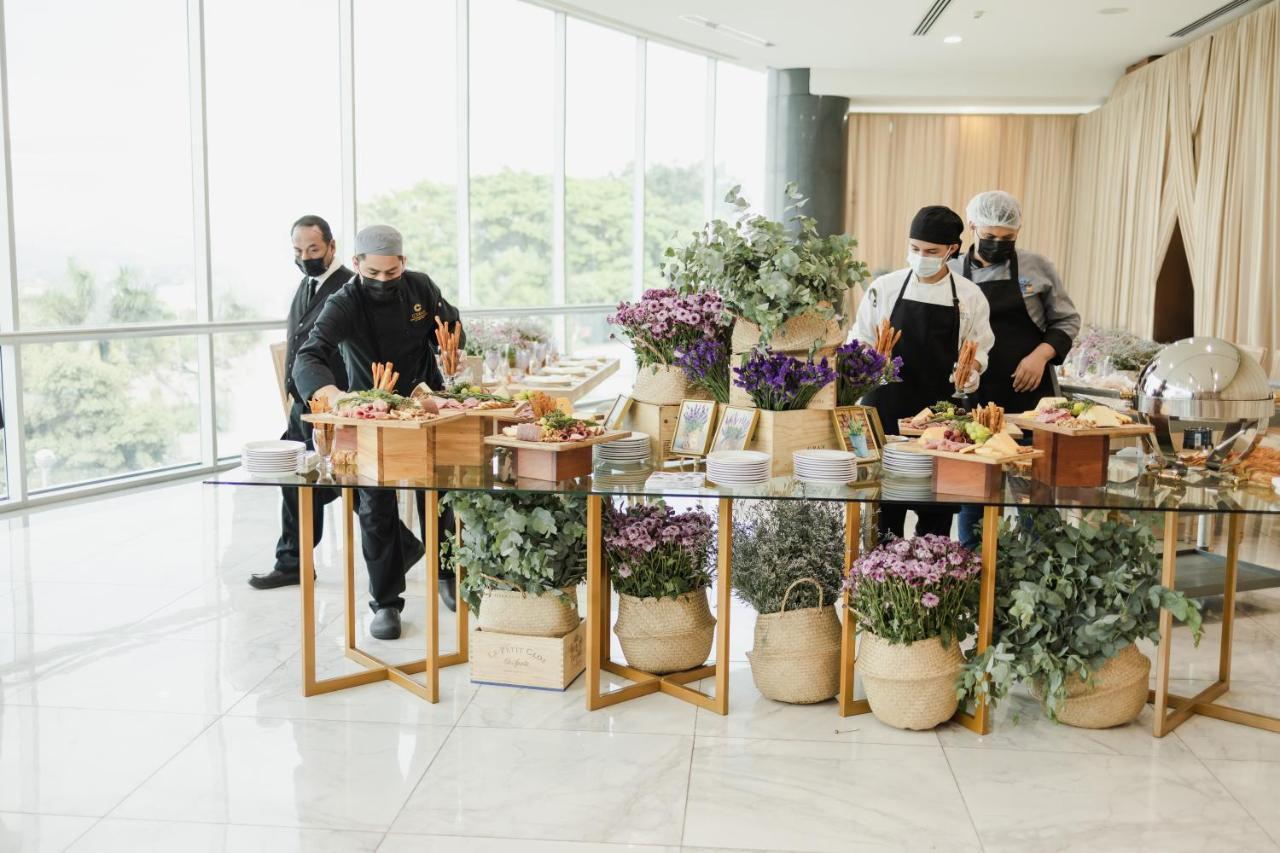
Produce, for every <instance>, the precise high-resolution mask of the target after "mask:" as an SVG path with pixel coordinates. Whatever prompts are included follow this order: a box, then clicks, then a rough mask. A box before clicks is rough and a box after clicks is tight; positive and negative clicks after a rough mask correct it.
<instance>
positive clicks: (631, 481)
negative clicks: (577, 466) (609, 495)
mask: <svg viewBox="0 0 1280 853" xmlns="http://www.w3.org/2000/svg"><path fill="white" fill-rule="evenodd" d="M652 474H653V469H652V468H650V467H649V466H648V465H628V466H626V467H625V468H614V467H600V468H596V469H594V470H593V471H592V472H591V482H592V484H593V485H595V486H596V487H597V488H602V489H643V488H644V484H645V483H647V482H648V481H649V477H650V476H652Z"/></svg>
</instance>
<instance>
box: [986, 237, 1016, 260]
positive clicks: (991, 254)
mask: <svg viewBox="0 0 1280 853" xmlns="http://www.w3.org/2000/svg"><path fill="white" fill-rule="evenodd" d="M1013 242H1014V241H1013V240H997V239H995V238H994V237H979V238H978V254H979V255H982V258H983V260H985V261H990V262H991V263H993V264H999V263H1004V262H1005V261H1007V260H1009V259H1010V258H1012V257H1013V251H1014V249H1013Z"/></svg>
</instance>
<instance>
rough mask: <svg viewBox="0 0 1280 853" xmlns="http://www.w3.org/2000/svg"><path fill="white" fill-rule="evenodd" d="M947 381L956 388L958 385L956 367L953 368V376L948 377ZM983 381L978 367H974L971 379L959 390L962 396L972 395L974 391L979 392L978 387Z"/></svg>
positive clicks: (970, 374) (970, 372) (971, 371)
mask: <svg viewBox="0 0 1280 853" xmlns="http://www.w3.org/2000/svg"><path fill="white" fill-rule="evenodd" d="M947 380H948V381H949V382H950V383H951V386H952V387H953V388H954V387H955V384H956V365H952V366H951V375H950V376H948V377H947ZM981 380H982V374H980V373H978V368H977V365H974V368H973V369H972V370H970V371H969V378H968V379H966V380H965V383H964V387H963V388H959V389H957V390H959V391H960V393H962V394H972V393H973V392H974V391H977V390H978V385H979V383H980V382H981Z"/></svg>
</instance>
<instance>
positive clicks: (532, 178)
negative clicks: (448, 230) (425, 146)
mask: <svg viewBox="0 0 1280 853" xmlns="http://www.w3.org/2000/svg"><path fill="white" fill-rule="evenodd" d="M553 23H554V16H553V15H552V13H551V12H548V11H547V10H545V9H539V8H538V7H536V6H531V5H528V4H526V3H520V2H516V0H473V2H472V3H471V21H470V28H471V50H470V52H471V104H470V115H471V128H470V138H471V301H472V303H473V304H475V305H479V306H498V305H546V304H548V303H550V301H551V160H552V149H553V142H554V140H553V129H552V117H553V111H554V110H553V107H554V104H553V95H554V92H553V89H554V85H555V81H554V78H555V65H554V54H555V30H554V27H553Z"/></svg>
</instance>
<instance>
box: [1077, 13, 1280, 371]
mask: <svg viewBox="0 0 1280 853" xmlns="http://www.w3.org/2000/svg"><path fill="white" fill-rule="evenodd" d="M1074 174H1075V175H1076V181H1075V184H1074V191H1073V195H1072V200H1071V217H1070V232H1069V236H1068V241H1067V246H1068V251H1067V253H1066V257H1065V262H1064V264H1063V267H1064V270H1065V275H1066V279H1067V285H1068V288H1069V289H1070V291H1071V294H1072V297H1073V298H1074V299H1075V300H1076V304H1077V305H1078V306H1079V307H1080V309H1081V313H1082V314H1083V315H1084V317H1085V319H1086V320H1088V321H1093V322H1100V323H1104V324H1113V325H1120V326H1125V327H1128V328H1130V329H1132V330H1133V331H1135V332H1139V333H1143V334H1149V333H1150V331H1151V328H1152V318H1153V317H1154V316H1155V314H1156V313H1157V312H1159V311H1160V310H1161V306H1160V305H1158V304H1156V301H1155V287H1156V276H1157V275H1158V273H1159V271H1160V266H1161V264H1162V263H1163V261H1164V256H1165V251H1166V249H1167V248H1168V246H1169V241H1170V238H1171V236H1172V234H1173V229H1174V225H1175V223H1176V224H1177V226H1178V227H1179V228H1180V229H1181V232H1182V238H1183V242H1184V244H1185V246H1186V252H1187V263H1188V266H1189V267H1190V272H1191V278H1192V281H1193V283H1194V286H1195V300H1196V304H1195V317H1196V321H1195V328H1196V332H1197V334H1212V335H1218V336H1220V337H1224V338H1227V339H1228V340H1232V341H1235V342H1236V343H1240V344H1244V345H1246V346H1250V347H1255V348H1259V347H1260V348H1264V349H1267V350H1271V351H1274V350H1276V349H1277V348H1278V347H1280V298H1278V296H1277V282H1278V279H1277V274H1276V264H1277V263H1280V214H1278V209H1280V4H1277V3H1271V4H1269V5H1267V6H1265V7H1263V8H1262V9H1259V10H1258V11H1257V12H1254V13H1253V14H1251V15H1247V16H1245V17H1243V18H1241V19H1239V20H1238V21H1235V22H1233V23H1231V24H1229V25H1227V26H1225V27H1223V28H1222V29H1220V30H1217V31H1215V32H1213V33H1211V34H1209V35H1207V36H1205V37H1203V38H1201V39H1198V40H1197V41H1195V42H1193V43H1191V44H1190V45H1187V46H1186V47H1184V48H1182V49H1181V50H1178V51H1177V52H1175V53H1172V54H1170V55H1168V56H1166V57H1164V58H1163V59H1161V60H1159V61H1157V62H1154V63H1152V64H1150V65H1148V66H1145V67H1144V68H1141V69H1139V70H1138V71H1135V72H1133V73H1132V74H1129V75H1126V76H1125V77H1124V78H1122V79H1121V80H1120V81H1119V82H1118V83H1117V84H1116V87H1115V90H1114V91H1113V92H1112V94H1111V97H1110V98H1109V99H1108V101H1107V103H1106V104H1105V105H1104V106H1103V107H1101V108H1100V109H1098V110H1096V111H1095V112H1093V113H1090V114H1088V115H1084V116H1081V117H1080V118H1079V119H1078V120H1077V123H1076V136H1075V168H1074Z"/></svg>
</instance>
